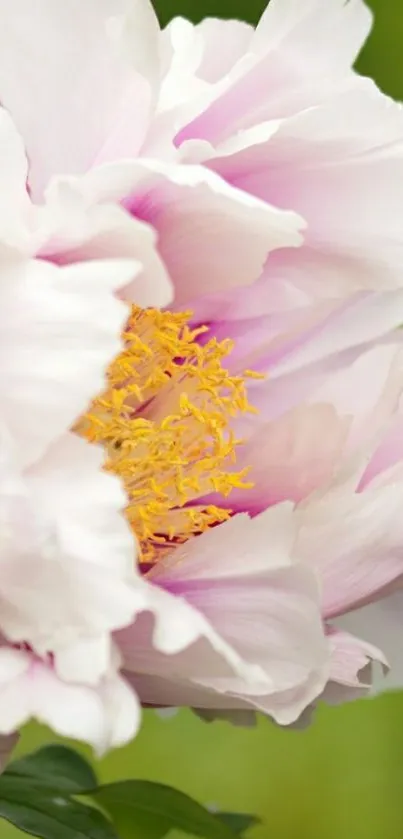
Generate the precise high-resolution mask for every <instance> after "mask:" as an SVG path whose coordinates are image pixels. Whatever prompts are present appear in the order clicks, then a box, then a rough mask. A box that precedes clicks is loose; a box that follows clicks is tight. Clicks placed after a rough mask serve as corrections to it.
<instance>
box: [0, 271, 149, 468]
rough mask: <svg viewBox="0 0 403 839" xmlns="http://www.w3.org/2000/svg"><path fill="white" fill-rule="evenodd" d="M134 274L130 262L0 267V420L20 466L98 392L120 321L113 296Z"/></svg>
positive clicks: (121, 311)
mask: <svg viewBox="0 0 403 839" xmlns="http://www.w3.org/2000/svg"><path fill="white" fill-rule="evenodd" d="M137 270H138V265H137V263H135V262H133V261H131V260H103V261H102V262H101V261H100V262H97V261H92V262H87V263H83V264H77V265H73V266H69V267H67V268H58V267H56V266H54V265H51V264H49V263H46V262H41V261H39V260H38V261H30V262H22V261H20V262H15V261H14V262H11V261H8V262H4V261H3V262H2V263H1V264H0V280H1V282H0V306H1V313H2V328H1V337H0V351H1V358H2V367H1V371H0V401H1V409H0V419H1V421H2V422H3V423H5V424H6V425H7V426H8V428H9V430H10V432H11V434H12V436H13V437H14V439H15V441H16V445H17V447H18V454H19V458H20V462H21V463H22V464H27V465H28V464H29V463H32V462H33V461H35V460H37V459H38V458H39V457H40V456H41V455H42V454H43V452H44V451H45V450H46V448H47V447H48V445H49V444H50V443H51V442H52V441H53V440H54V439H56V438H57V437H59V436H60V435H61V434H62V433H63V432H64V431H66V430H67V429H68V428H69V427H70V426H71V424H72V423H73V422H74V421H75V420H76V419H77V417H78V416H79V415H80V414H81V413H82V412H83V411H84V410H85V409H86V407H87V405H88V404H89V402H90V400H91V399H92V398H93V397H94V396H95V395H96V394H97V393H99V392H101V391H102V390H103V388H104V382H105V371H106V367H107V365H108V364H109V363H110V361H112V359H113V358H114V356H115V355H116V354H117V353H118V352H119V350H120V347H121V339H120V333H121V330H122V327H123V324H124V322H125V320H126V317H127V309H126V307H125V305H124V304H123V303H121V302H119V301H118V300H117V299H116V297H115V294H114V292H115V291H116V290H117V289H119V288H120V287H121V286H124V285H126V284H127V283H128V282H129V280H130V279H131V278H132V277H133V276H134V275H135V274H136V272H137Z"/></svg>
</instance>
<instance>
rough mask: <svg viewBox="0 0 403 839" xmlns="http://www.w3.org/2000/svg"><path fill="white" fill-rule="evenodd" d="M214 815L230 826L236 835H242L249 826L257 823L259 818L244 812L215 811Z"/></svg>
mask: <svg viewBox="0 0 403 839" xmlns="http://www.w3.org/2000/svg"><path fill="white" fill-rule="evenodd" d="M216 817H217V818H218V819H220V820H221V821H222V822H224V824H226V825H227V826H228V827H230V828H231V830H232V832H233V833H235V834H236V835H237V836H242V835H243V834H244V832H245V830H248V828H249V827H254V826H255V825H257V824H259V821H260V819H258V818H257V817H256V816H250V815H248V814H246V813H216Z"/></svg>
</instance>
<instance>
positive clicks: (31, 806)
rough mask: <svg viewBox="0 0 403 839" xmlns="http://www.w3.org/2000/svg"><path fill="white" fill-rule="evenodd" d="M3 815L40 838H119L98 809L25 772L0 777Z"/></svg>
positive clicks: (0, 814) (1, 810)
mask: <svg viewBox="0 0 403 839" xmlns="http://www.w3.org/2000/svg"><path fill="white" fill-rule="evenodd" d="M0 817H3V818H4V819H7V821H9V822H11V823H12V824H14V825H15V826H16V827H18V828H19V829H20V830H23V831H25V832H26V833H30V834H31V835H33V836H38V837H40V839H117V834H116V832H115V830H114V828H113V826H112V825H111V824H110V822H109V821H108V820H107V819H106V817H105V816H104V815H103V814H102V813H100V812H99V811H98V810H96V809H95V808H93V807H88V806H87V805H86V804H81V803H78V802H76V801H72V800H71V799H70V798H69V797H68V794H63V791H62V790H61V789H60V787H57V788H52V787H51V786H47V785H46V784H45V782H44V781H43V780H39V781H38V780H36V779H34V780H32V781H31V780H30V779H29V778H27V777H26V776H23V775H20V776H18V775H15V776H11V775H2V776H1V777H0Z"/></svg>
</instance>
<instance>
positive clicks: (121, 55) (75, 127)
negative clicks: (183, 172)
mask: <svg viewBox="0 0 403 839" xmlns="http://www.w3.org/2000/svg"><path fill="white" fill-rule="evenodd" d="M130 13H131V14H133V15H134V18H135V20H136V24H137V26H136V27H135V28H134V29H131V30H130V33H128V32H127V31H126V28H125V20H126V17H127V15H128V14H130ZM156 30H157V24H156V19H155V17H153V15H152V13H151V9H150V5H149V3H148V0H138V2H136V4H135V5H134V6H133V0H85V2H84V3H83V2H81V0H66V2H65V3H59V2H53V0H38V2H37V3H36V4H35V9H34V8H33V7H32V5H31V3H30V2H29V0H16V2H15V3H14V4H13V7H12V8H11V7H10V6H9V5H8V3H7V2H6V0H4V2H1V4H0V100H1V102H2V103H3V104H4V105H5V106H6V107H7V109H8V110H9V111H10V112H11V114H12V116H13V118H14V120H15V122H16V125H17V127H18V129H19V130H20V131H21V134H22V135H23V137H24V140H25V142H26V146H27V151H28V157H29V159H30V163H31V183H32V185H33V187H34V190H35V192H36V193H38V192H40V191H41V190H42V189H43V187H44V186H45V185H46V183H47V181H48V179H49V177H50V176H51V175H52V174H53V173H56V172H65V173H70V172H82V171H85V170H86V169H87V168H88V167H89V166H91V165H92V164H93V163H94V162H95V159H96V158H97V157H98V156H100V155H102V154H104V155H105V154H106V155H108V148H107V145H109V146H110V147H111V146H112V143H113V146H114V150H115V153H116V152H118V153H119V156H121V157H122V156H126V155H129V154H135V153H136V151H137V149H138V148H139V145H140V143H141V141H142V139H143V137H144V134H145V130H146V127H147V121H148V117H149V108H150V105H151V99H152V97H153V95H154V93H153V90H152V87H153V84H154V83H155V80H156V77H158V69H157V68H156V66H155V63H156V62H157V55H156V49H155V42H156V36H157V33H158V30H157V33H156ZM128 39H129V42H130V61H129V59H128V52H129V48H128V43H127V41H128ZM16 55H18V56H19V58H18V61H17V62H16V61H15V56H16ZM113 135H114V136H113ZM105 146H106V148H105ZM109 153H110V149H109Z"/></svg>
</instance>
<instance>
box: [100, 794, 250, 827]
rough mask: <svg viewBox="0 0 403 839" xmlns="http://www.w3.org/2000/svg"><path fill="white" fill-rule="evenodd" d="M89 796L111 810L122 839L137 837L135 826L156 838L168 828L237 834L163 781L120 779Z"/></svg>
mask: <svg viewBox="0 0 403 839" xmlns="http://www.w3.org/2000/svg"><path fill="white" fill-rule="evenodd" d="M89 795H91V796H92V797H93V798H94V799H95V801H97V802H99V804H101V806H102V807H103V808H104V809H105V810H106V811H107V812H108V813H110V815H111V817H112V819H113V820H114V822H115V824H116V826H117V828H118V830H119V833H120V835H121V837H122V839H133V837H136V839H137V836H140V833H139V832H138V830H137V826H140V827H141V835H142V837H143V839H146V838H147V839H148V836H150V837H151V839H159V836H163V835H164V833H163V831H165V832H167V831H168V830H170V829H171V828H178V829H179V830H182V831H183V832H184V833H188V834H190V835H192V836H202V837H204V839H234V837H235V836H236V835H237V834H236V833H234V831H233V830H232V829H231V827H230V826H228V825H227V824H225V821H223V820H220V819H219V818H217V817H216V816H214V815H213V814H212V813H209V811H208V810H206V809H205V808H204V807H202V806H201V805H200V804H198V803H197V802H196V801H193V799H192V798H189V796H187V795H185V794H184V793H183V792H179V790H175V789H172V787H168V786H164V785H163V784H154V783H152V782H151V781H121V782H120V783H116V784H108V785H106V786H103V787H99V788H98V789H96V790H94V791H91V792H90V793H89ZM147 830H149V833H147ZM134 831H136V833H134ZM158 831H160V832H159V833H158Z"/></svg>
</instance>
